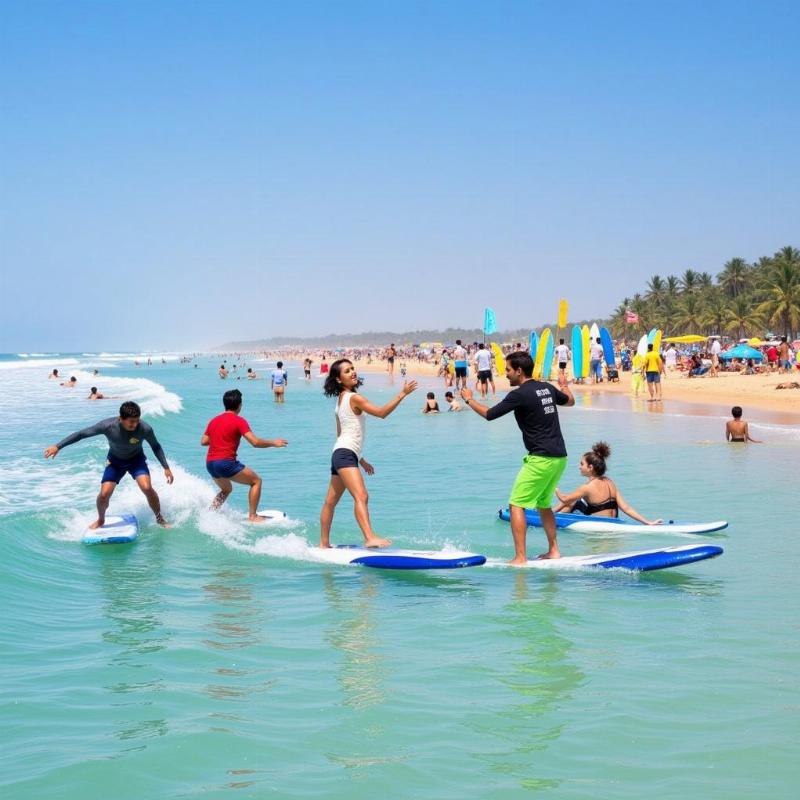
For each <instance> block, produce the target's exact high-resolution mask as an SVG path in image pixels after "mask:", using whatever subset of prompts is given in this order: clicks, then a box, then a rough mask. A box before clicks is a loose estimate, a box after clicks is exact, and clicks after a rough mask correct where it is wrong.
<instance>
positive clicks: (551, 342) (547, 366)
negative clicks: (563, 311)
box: [542, 333, 556, 381]
mask: <svg viewBox="0 0 800 800" xmlns="http://www.w3.org/2000/svg"><path fill="white" fill-rule="evenodd" d="M555 347H556V338H555V334H554V333H551V334H550V336H549V338H548V339H547V347H546V349H545V351H544V361H543V362H542V380H543V381H549V380H550V373H551V372H552V370H553V353H554V352H555Z"/></svg>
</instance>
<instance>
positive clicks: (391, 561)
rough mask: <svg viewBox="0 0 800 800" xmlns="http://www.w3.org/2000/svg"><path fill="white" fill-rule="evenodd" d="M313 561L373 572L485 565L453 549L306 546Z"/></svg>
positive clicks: (482, 559)
mask: <svg viewBox="0 0 800 800" xmlns="http://www.w3.org/2000/svg"><path fill="white" fill-rule="evenodd" d="M309 552H310V553H311V555H312V556H313V557H314V559H316V560H319V561H324V562H326V563H328V564H356V565H361V566H364V567H375V568H377V569H461V568H462V567H478V566H480V565H481V564H484V563H486V556H482V555H478V554H476V553H467V552H461V551H455V550H449V551H442V550H396V549H394V548H386V549H381V550H376V549H369V548H366V547H360V546H359V545H354V544H345V545H339V546H337V547H327V548H326V547H310V548H309Z"/></svg>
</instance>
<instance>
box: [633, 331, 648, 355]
mask: <svg viewBox="0 0 800 800" xmlns="http://www.w3.org/2000/svg"><path fill="white" fill-rule="evenodd" d="M636 354H637V355H640V356H646V355H647V334H646V333H645V334H642V338H641V339H639V344H638V345H636Z"/></svg>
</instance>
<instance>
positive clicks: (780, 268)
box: [757, 247, 800, 338]
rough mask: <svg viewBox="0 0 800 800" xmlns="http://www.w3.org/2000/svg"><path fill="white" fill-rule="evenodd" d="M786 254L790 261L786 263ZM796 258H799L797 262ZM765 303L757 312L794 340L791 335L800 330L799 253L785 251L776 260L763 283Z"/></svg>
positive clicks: (786, 248)
mask: <svg viewBox="0 0 800 800" xmlns="http://www.w3.org/2000/svg"><path fill="white" fill-rule="evenodd" d="M786 251H793V252H792V253H787V255H789V256H790V257H789V258H787V259H784V257H783V254H784V253H785V252H786ZM794 254H797V256H798V258H794V257H793V256H794ZM763 288H764V292H765V299H764V300H763V302H761V303H760V304H759V305H758V308H757V312H758V313H759V314H762V315H763V316H764V318H765V319H766V320H767V321H768V322H770V323H775V324H781V325H783V333H784V335H785V336H788V337H789V338H791V336H792V331H793V330H797V329H798V328H799V327H800V253H798V251H797V250H794V248H791V247H785V248H784V249H783V250H782V251H781V253H780V258H776V260H775V265H774V266H773V268H772V271H771V272H770V273H769V275H768V276H767V278H766V280H765V282H764V286H763Z"/></svg>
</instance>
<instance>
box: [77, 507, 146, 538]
mask: <svg viewBox="0 0 800 800" xmlns="http://www.w3.org/2000/svg"><path fill="white" fill-rule="evenodd" d="M138 535H139V522H138V520H137V519H136V517H135V516H134V515H133V514H121V515H119V516H113V517H106V524H105V525H103V527H102V528H95V529H90V528H87V529H86V531H85V532H84V534H83V538H82V539H81V541H82V542H83V543H84V544H128V542H132V541H134V540H135V539H136V537H137V536H138Z"/></svg>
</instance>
